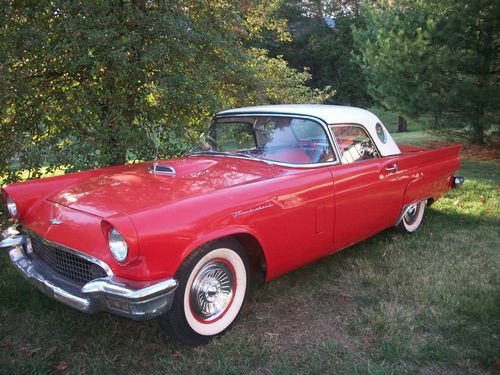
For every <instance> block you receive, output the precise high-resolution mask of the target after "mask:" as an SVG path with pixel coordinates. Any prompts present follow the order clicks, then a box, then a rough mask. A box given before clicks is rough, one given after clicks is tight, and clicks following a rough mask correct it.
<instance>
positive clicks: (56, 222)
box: [49, 218, 62, 225]
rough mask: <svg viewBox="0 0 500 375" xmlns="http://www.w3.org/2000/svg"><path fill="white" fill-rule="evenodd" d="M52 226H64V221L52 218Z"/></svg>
mask: <svg viewBox="0 0 500 375" xmlns="http://www.w3.org/2000/svg"><path fill="white" fill-rule="evenodd" d="M49 221H50V223H51V224H54V225H59V224H62V221H61V220H59V219H55V218H52V219H50V220H49Z"/></svg>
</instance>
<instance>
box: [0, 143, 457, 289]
mask: <svg viewBox="0 0 500 375" xmlns="http://www.w3.org/2000/svg"><path fill="white" fill-rule="evenodd" d="M402 150H403V153H402V154H401V155H399V156H395V157H383V158H379V159H374V160H369V161H362V162H359V163H354V164H349V165H336V166H323V167H318V168H292V167H282V166H277V165H268V164H266V163H262V162H258V161H253V160H246V159H239V158H238V159H236V158H227V157H199V156H197V157H188V158H181V159H175V160H169V161H163V163H165V164H168V165H171V166H173V167H174V168H175V169H176V172H177V174H176V175H175V176H162V175H152V174H150V173H149V172H148V171H147V167H148V166H149V165H150V163H141V164H134V165H126V166H121V167H112V168H104V169H99V170H95V171H88V172H80V173H75V174H69V175H65V176H59V177H53V178H46V179H42V180H34V181H28V182H22V183H17V184H13V185H10V186H8V187H6V188H4V190H5V192H6V193H8V194H9V195H10V196H11V197H12V198H13V199H14V201H15V202H16V203H17V204H18V206H19V211H20V215H21V221H22V224H23V225H24V226H26V227H27V228H29V229H31V230H33V231H34V232H36V233H38V234H40V235H41V236H43V237H45V238H47V239H48V240H50V241H54V242H58V243H61V244H63V245H66V246H69V247H72V248H74V249H77V250H80V251H83V252H86V253H88V254H90V255H93V256H95V257H97V258H99V259H102V260H103V261H105V262H106V263H107V264H108V265H109V266H110V267H111V269H112V270H113V272H114V273H115V274H116V275H118V276H121V277H124V278H128V279H133V280H156V279H162V278H167V277H172V276H174V275H175V272H176V270H177V268H178V267H179V265H180V264H181V263H182V261H183V260H184V259H185V258H186V256H187V255H188V254H189V253H190V252H191V251H193V250H195V249H196V248H197V247H198V246H200V245H202V244H204V243H206V242H207V241H210V240H213V239H216V238H220V237H224V236H227V235H231V234H239V233H246V234H249V235H251V236H253V237H255V239H256V240H257V241H258V242H259V244H260V245H261V247H262V249H263V252H264V256H265V262H266V264H267V279H268V280H269V279H272V278H275V277H277V276H279V275H281V274H283V273H285V272H288V271H291V270H293V269H295V268H297V267H300V266H302V265H304V264H307V263H309V262H311V261H313V260H315V259H318V258H321V257H323V256H326V255H328V254H331V253H334V252H336V251H338V250H341V249H342V248H345V247H347V246H349V245H350V244H353V243H355V242H359V241H361V240H363V239H365V238H367V237H369V236H372V235H373V234H375V233H378V232H380V231H382V230H384V229H386V228H389V227H392V226H393V225H394V224H395V222H396V220H397V218H398V217H399V215H400V213H401V210H402V208H403V206H404V205H405V204H408V203H412V202H415V201H417V200H419V199H424V198H427V197H434V199H438V198H439V197H441V196H442V195H443V194H444V193H445V192H446V191H448V190H449V189H450V186H451V185H450V183H451V182H450V181H451V180H450V176H453V174H454V173H455V172H456V170H457V169H458V168H459V164H460V161H459V150H460V146H452V147H447V148H443V149H438V150H424V149H421V148H415V147H402ZM392 164H397V165H398V168H399V169H398V170H397V171H396V172H389V171H386V170H385V168H386V167H387V166H390V165H392ZM50 218H59V219H60V220H61V221H62V222H63V223H62V224H61V225H51V224H50V222H49V219H50ZM110 224H111V225H113V226H115V227H116V228H117V229H118V231H120V233H122V235H123V236H124V237H125V238H126V240H127V243H128V244H129V248H130V255H129V257H128V259H127V261H126V262H125V263H124V264H119V263H117V262H116V261H115V260H114V259H113V258H112V256H111V254H110V251H109V249H108V246H107V237H106V236H107V234H106V233H107V229H108V228H109V225H110Z"/></svg>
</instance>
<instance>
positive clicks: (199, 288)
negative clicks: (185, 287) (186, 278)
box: [190, 260, 235, 320]
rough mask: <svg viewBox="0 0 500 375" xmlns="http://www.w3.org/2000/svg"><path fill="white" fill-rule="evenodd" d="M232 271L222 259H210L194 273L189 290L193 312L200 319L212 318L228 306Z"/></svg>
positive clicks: (233, 280) (230, 294)
mask: <svg viewBox="0 0 500 375" xmlns="http://www.w3.org/2000/svg"><path fill="white" fill-rule="evenodd" d="M234 285H235V279H234V271H232V268H231V267H230V266H229V265H228V264H227V263H226V262H224V261H222V260H212V261H210V262H208V263H207V264H205V265H204V266H203V267H202V268H201V269H200V270H199V271H198V273H197V274H196V277H195V278H194V280H193V284H192V285H191V291H190V303H191V309H192V311H193V313H194V314H195V315H196V316H197V317H198V318H199V319H201V320H213V319H216V318H218V317H219V316H221V315H222V314H223V313H224V312H225V311H226V310H227V308H228V307H229V305H230V303H231V300H232V298H233V293H234Z"/></svg>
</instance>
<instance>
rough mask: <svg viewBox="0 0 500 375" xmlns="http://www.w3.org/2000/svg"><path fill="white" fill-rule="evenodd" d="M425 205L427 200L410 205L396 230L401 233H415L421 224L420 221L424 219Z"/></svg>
mask: <svg viewBox="0 0 500 375" xmlns="http://www.w3.org/2000/svg"><path fill="white" fill-rule="evenodd" d="M426 204H427V200H426V199H424V200H423V201H420V202H417V203H415V204H412V205H411V206H410V207H409V208H408V209H407V210H406V213H405V214H404V216H403V218H402V219H401V221H400V222H399V224H398V225H397V226H396V228H397V229H398V230H399V231H400V232H403V233H413V232H415V231H416V230H417V229H418V228H419V227H420V224H421V223H422V219H423V218H424V212H425V206H426Z"/></svg>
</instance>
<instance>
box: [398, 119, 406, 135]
mask: <svg viewBox="0 0 500 375" xmlns="http://www.w3.org/2000/svg"><path fill="white" fill-rule="evenodd" d="M407 131H408V121H406V118H404V117H403V116H399V117H398V133H403V132H407Z"/></svg>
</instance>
